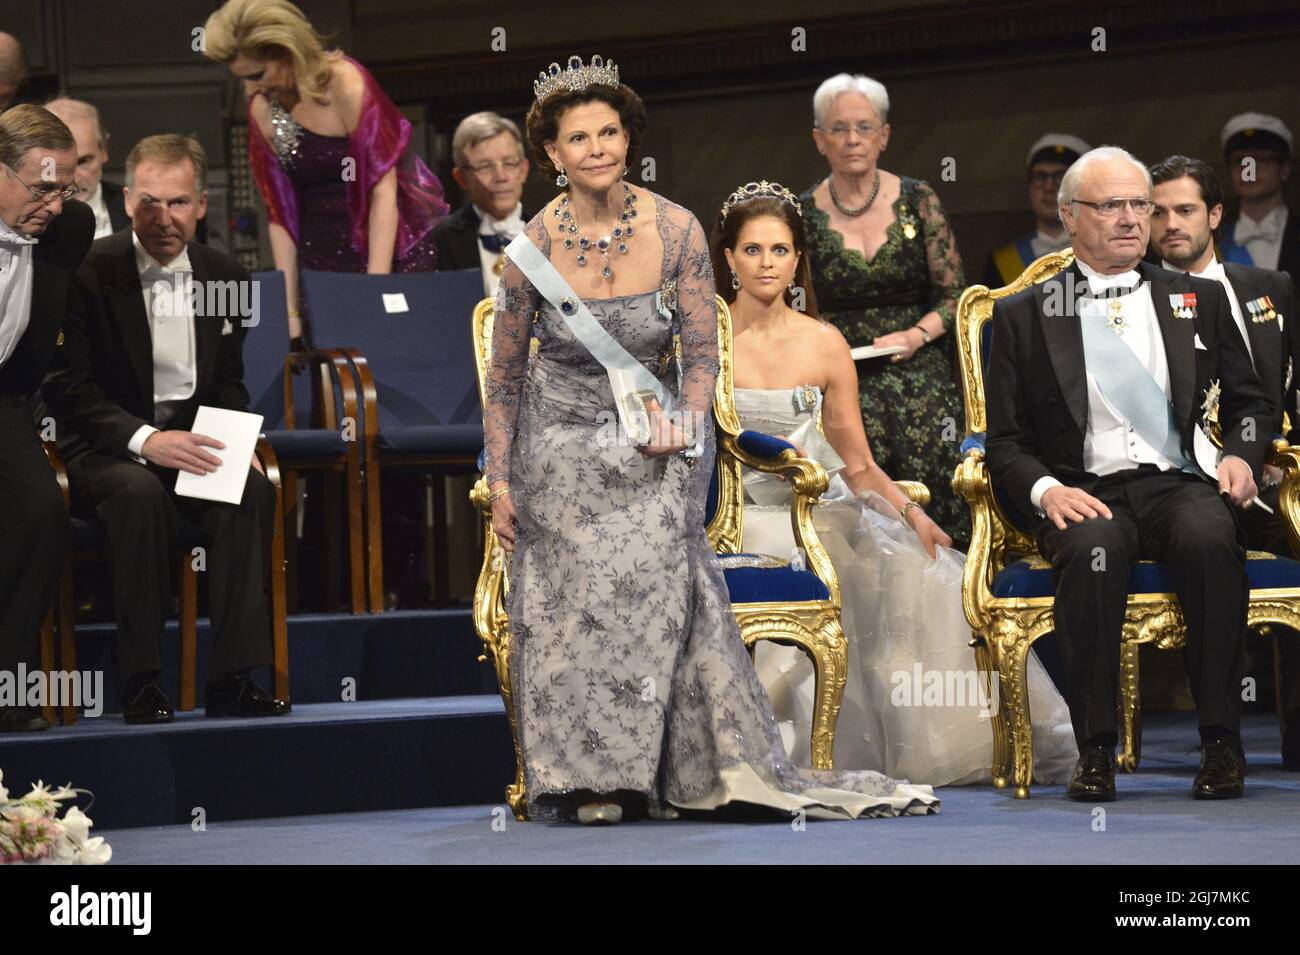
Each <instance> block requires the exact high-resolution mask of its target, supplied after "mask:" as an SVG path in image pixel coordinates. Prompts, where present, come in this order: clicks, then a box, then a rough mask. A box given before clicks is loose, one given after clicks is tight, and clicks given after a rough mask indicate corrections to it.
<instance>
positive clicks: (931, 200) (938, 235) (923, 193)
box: [917, 182, 966, 331]
mask: <svg viewBox="0 0 1300 955" xmlns="http://www.w3.org/2000/svg"><path fill="white" fill-rule="evenodd" d="M917 193H918V197H917V206H918V209H917V211H918V213H919V214H920V216H921V228H922V230H923V231H924V233H925V259H926V263H927V264H928V265H929V267H930V310H931V311H934V312H938V313H939V318H941V319H942V320H943V327H944V328H945V329H947V330H948V331H951V330H952V323H953V319H954V318H955V317H956V315H957V299H959V298H960V297H961V293H962V290H963V289H965V288H966V276H965V274H964V273H963V272H962V267H961V256H960V255H958V254H957V240H956V239H954V238H953V235H952V228H951V227H950V226H949V225H948V216H947V215H946V214H945V213H944V211H943V206H942V205H941V204H940V202H939V197H938V196H936V195H935V194H934V190H933V189H931V188H930V186H929V185H928V184H927V183H924V182H921V183H918V184H917Z"/></svg>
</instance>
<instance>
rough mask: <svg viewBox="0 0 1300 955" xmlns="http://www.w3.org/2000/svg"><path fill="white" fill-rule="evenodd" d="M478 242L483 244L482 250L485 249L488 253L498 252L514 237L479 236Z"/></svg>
mask: <svg viewBox="0 0 1300 955" xmlns="http://www.w3.org/2000/svg"><path fill="white" fill-rule="evenodd" d="M478 240H479V241H480V242H482V243H483V248H485V249H487V250H488V251H489V252H500V251H501V250H502V249H504V248H505V247H506V246H507V245H509V244H510V243H511V242H512V241H514V236H512V235H496V234H495V233H494V234H492V235H479V237H478Z"/></svg>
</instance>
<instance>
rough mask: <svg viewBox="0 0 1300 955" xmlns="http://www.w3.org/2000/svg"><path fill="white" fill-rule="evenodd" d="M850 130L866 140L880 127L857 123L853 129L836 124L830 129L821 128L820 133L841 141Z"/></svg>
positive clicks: (846, 125)
mask: <svg viewBox="0 0 1300 955" xmlns="http://www.w3.org/2000/svg"><path fill="white" fill-rule="evenodd" d="M819 128H821V127H819ZM850 128H852V129H855V130H857V133H858V135H859V136H860V137H862V138H863V139H866V138H867V137H868V136H870V135H871V134H872V133H874V132H875V131H876V130H878V129H880V128H881V127H880V126H877V125H876V124H875V123H858V124H857V125H856V126H853V127H850V126H849V125H848V124H847V123H836V124H835V125H834V126H832V127H831V128H830V129H824V128H823V129H822V132H824V133H825V134H826V135H827V136H832V137H834V138H835V139H843V138H844V137H845V136H847V135H848V134H849V129H850Z"/></svg>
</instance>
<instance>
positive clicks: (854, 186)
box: [799, 73, 970, 549]
mask: <svg viewBox="0 0 1300 955" xmlns="http://www.w3.org/2000/svg"><path fill="white" fill-rule="evenodd" d="M813 112H814V117H815V126H814V128H813V140H814V142H816V144H817V150H818V151H819V152H820V153H821V154H822V155H823V156H825V157H826V161H827V163H828V164H829V166H830V175H829V176H827V177H826V178H825V179H823V180H822V181H821V182H820V183H818V184H817V185H815V186H813V187H812V188H811V189H809V190H808V191H807V192H805V193H804V194H803V195H802V196H800V197H799V198H800V200H801V202H802V203H803V206H804V222H805V224H806V226H807V230H808V251H809V255H810V257H811V259H812V273H813V288H814V291H815V292H816V295H817V303H818V306H819V308H820V309H821V316H822V318H823V319H825V320H826V321H829V322H831V323H832V324H834V325H835V326H836V327H837V328H839V330H840V331H841V332H843V333H844V336H845V337H846V338H847V339H848V342H849V345H851V346H852V347H854V348H857V347H859V346H862V345H874V346H876V347H878V348H893V349H901V350H897V351H894V353H892V354H888V355H884V356H882V357H879V358H870V359H867V360H865V361H860V362H859V363H858V378H859V388H860V390H861V396H862V417H863V422H864V423H865V425H866V430H867V433H868V434H870V435H871V438H872V443H873V449H874V451H875V455H876V459H877V461H878V462H879V463H880V466H881V467H882V468H884V470H885V471H886V472H887V473H889V474H893V475H896V476H897V477H900V478H909V479H914V480H920V481H924V482H925V483H926V485H927V486H928V487H929V488H930V493H931V495H932V499H931V504H930V514H931V516H932V517H933V518H934V520H935V521H936V522H937V523H938V524H939V526H940V527H942V528H943V529H944V530H945V531H947V532H948V534H949V535H951V536H952V538H953V540H954V541H955V542H956V544H957V546H959V547H962V548H963V549H964V547H965V546H966V543H967V542H968V541H969V538H970V520H969V517H968V514H967V512H966V507H965V504H964V503H963V502H962V501H961V500H960V499H959V498H958V497H957V496H956V495H955V494H953V492H952V475H953V470H954V469H955V468H956V466H957V462H958V456H959V455H958V449H959V446H960V442H961V439H962V436H963V434H964V430H965V428H964V423H963V414H962V404H961V395H960V394H959V393H958V390H957V387H956V385H955V384H954V382H953V379H952V373H951V369H952V363H951V359H950V357H949V354H948V351H947V349H945V348H944V347H943V344H942V343H941V342H940V339H941V338H942V337H943V336H944V335H945V334H947V333H948V332H949V331H951V329H952V323H953V317H954V315H955V313H956V309H957V298H958V296H959V295H960V294H961V291H962V289H963V288H964V287H965V279H964V277H963V275H962V267H961V259H960V258H959V257H958V254H957V245H956V242H955V241H954V240H953V236H952V230H951V229H950V228H949V226H948V219H947V217H946V216H945V215H944V212H943V207H942V206H941V205H940V204H939V199H938V197H937V196H935V194H934V191H933V190H932V189H931V188H930V187H929V185H927V184H926V183H925V182H923V181H921V180H919V179H912V178H909V177H907V176H899V175H895V174H894V173H892V172H886V171H885V170H883V169H881V168H880V167H879V165H878V161H879V159H880V154H881V153H883V152H884V151H885V148H886V147H887V146H888V145H889V133H890V129H889V124H888V122H886V120H887V118H888V114H889V95H888V94H887V93H886V91H885V87H884V86H882V85H881V84H880V83H878V82H876V81H875V80H873V79H869V78H868V77H865V76H850V75H849V74H847V73H841V74H839V75H838V76H833V77H831V78H830V79H829V80H827V81H826V82H825V83H823V84H822V85H821V86H820V87H819V88H818V90H817V93H816V95H815V96H814V97H813Z"/></svg>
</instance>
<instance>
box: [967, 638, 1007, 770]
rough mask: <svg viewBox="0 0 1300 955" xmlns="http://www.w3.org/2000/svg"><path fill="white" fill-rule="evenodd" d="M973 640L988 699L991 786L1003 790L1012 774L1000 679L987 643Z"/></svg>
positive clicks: (1005, 712)
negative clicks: (991, 741) (990, 731)
mask: <svg viewBox="0 0 1300 955" xmlns="http://www.w3.org/2000/svg"><path fill="white" fill-rule="evenodd" d="M972 642H973V643H974V644H975V666H976V667H977V668H978V669H979V671H980V679H981V681H982V683H983V686H984V695H985V698H986V699H987V700H988V701H989V709H990V722H991V723H992V730H993V763H992V765H991V766H990V767H989V770H990V772H991V773H992V774H993V786H994V788H995V789H1006V788H1007V785H1008V783H1009V782H1010V779H1009V777H1010V775H1011V736H1010V729H1009V727H1008V726H1007V711H1006V708H1005V707H1003V706H1002V705H1001V696H1002V678H1001V675H1000V674H999V673H998V671H997V668H996V667H995V666H994V665H993V654H992V653H990V652H989V648H988V643H987V642H986V641H985V640H984V639H983V638H982V637H980V638H976V640H975V641H972Z"/></svg>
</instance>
